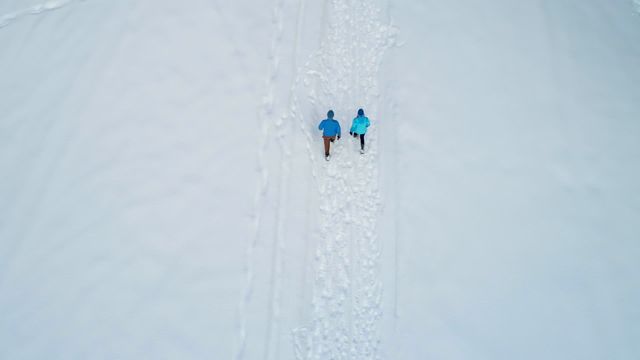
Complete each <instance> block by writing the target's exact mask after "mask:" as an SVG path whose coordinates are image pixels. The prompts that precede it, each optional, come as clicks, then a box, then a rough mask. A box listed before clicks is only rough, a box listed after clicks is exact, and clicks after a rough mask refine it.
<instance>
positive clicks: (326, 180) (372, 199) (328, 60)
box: [293, 0, 395, 360]
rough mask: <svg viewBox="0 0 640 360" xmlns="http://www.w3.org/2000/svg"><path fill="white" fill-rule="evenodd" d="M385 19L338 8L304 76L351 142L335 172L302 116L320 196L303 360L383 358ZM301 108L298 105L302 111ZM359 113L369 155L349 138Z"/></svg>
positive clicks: (336, 153)
mask: <svg viewBox="0 0 640 360" xmlns="http://www.w3.org/2000/svg"><path fill="white" fill-rule="evenodd" d="M379 12H380V11H379V10H378V9H377V8H376V7H375V6H374V5H373V4H372V3H371V2H369V1H364V0H358V1H353V0H352V1H349V0H335V1H332V2H330V3H329V5H328V10H327V19H325V21H324V23H326V24H327V26H326V34H324V38H323V40H322V43H321V45H320V49H319V50H318V51H317V52H316V53H315V54H313V55H312V56H311V58H310V60H309V62H308V63H307V64H306V66H305V67H304V69H302V70H301V71H302V72H301V78H302V81H301V82H302V85H303V87H304V89H300V92H301V93H303V94H302V96H306V100H307V101H308V102H309V104H310V107H311V108H313V109H315V112H317V111H318V109H329V108H332V109H334V110H335V112H336V118H337V119H338V120H339V121H340V122H341V125H342V127H343V138H342V140H339V141H337V142H336V144H335V145H333V149H332V159H331V161H330V162H328V163H327V162H325V160H324V159H323V158H322V157H321V156H318V154H320V153H321V152H322V150H321V149H322V145H321V143H320V141H319V139H318V133H317V129H316V125H317V122H318V121H319V120H320V119H308V120H305V119H302V118H301V117H299V118H300V119H301V128H302V131H303V133H304V134H305V137H306V139H307V145H308V146H307V149H308V150H309V158H310V161H311V162H312V164H313V165H312V171H313V175H314V178H315V179H316V181H317V186H318V193H319V196H320V209H319V219H320V220H319V222H320V223H319V228H320V236H319V241H318V245H317V246H318V247H317V249H316V264H315V267H316V268H315V281H314V284H313V300H312V302H313V303H312V309H311V312H312V314H311V317H310V318H311V323H310V324H308V326H305V327H301V328H297V329H294V330H293V336H294V346H295V354H296V357H297V359H299V360H301V359H379V358H380V354H379V345H380V339H379V329H378V322H379V319H380V317H381V315H382V304H381V302H382V282H381V280H380V274H379V266H380V264H379V260H380V253H381V244H380V241H379V239H378V237H377V234H376V225H377V218H378V215H379V211H380V208H381V197H380V192H379V185H378V171H379V166H378V146H377V144H378V142H377V138H378V133H377V130H378V127H377V126H376V121H378V120H379V119H377V117H376V114H378V113H379V106H380V105H379V104H380V103H381V101H380V93H379V89H378V84H377V76H378V69H379V66H380V63H381V61H382V57H383V55H384V52H385V50H386V49H387V48H388V47H390V46H391V45H392V44H393V42H394V34H395V32H394V29H393V28H391V27H390V26H388V25H386V24H383V23H382V22H381V21H380V20H379ZM299 102H300V101H298V98H297V97H296V98H295V101H294V107H295V108H296V109H297V108H298V107H300V103H299ZM358 107H363V108H364V109H365V112H366V113H367V114H368V116H369V118H370V119H371V122H372V126H371V127H370V129H369V132H368V133H367V135H366V142H367V145H366V150H367V152H366V154H365V155H361V154H360V153H359V152H358V150H359V147H360V144H359V140H357V139H353V138H350V137H349V135H348V131H349V127H350V125H351V119H352V118H353V117H354V116H355V113H356V110H357V109H358Z"/></svg>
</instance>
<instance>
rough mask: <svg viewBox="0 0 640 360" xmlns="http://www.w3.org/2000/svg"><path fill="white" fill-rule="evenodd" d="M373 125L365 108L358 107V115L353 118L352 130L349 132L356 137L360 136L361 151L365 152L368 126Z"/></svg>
mask: <svg viewBox="0 0 640 360" xmlns="http://www.w3.org/2000/svg"><path fill="white" fill-rule="evenodd" d="M369 125H371V122H369V118H368V117H366V116H364V110H362V109H358V116H356V117H355V118H354V119H353V122H352V123H351V130H349V134H350V135H351V136H353V137H354V138H357V137H358V136H360V153H361V154H364V134H366V133H367V128H368V127H369Z"/></svg>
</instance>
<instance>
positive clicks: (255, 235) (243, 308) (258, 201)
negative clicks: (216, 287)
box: [234, 0, 284, 360]
mask: <svg viewBox="0 0 640 360" xmlns="http://www.w3.org/2000/svg"><path fill="white" fill-rule="evenodd" d="M282 9H283V2H282V1H281V0H280V1H278V3H277V5H276V7H275V9H274V13H273V20H272V21H273V26H274V34H275V35H274V37H273V39H272V42H271V47H270V51H269V59H270V65H269V70H268V74H267V78H266V81H265V84H266V95H265V97H264V98H263V101H262V106H261V108H260V110H259V112H258V120H259V122H260V124H261V137H260V145H259V147H258V154H257V156H258V169H259V174H260V175H259V179H260V181H259V184H258V188H257V190H256V193H255V195H254V202H253V214H252V225H251V232H250V238H249V242H248V243H247V250H246V261H247V263H246V267H245V289H244V291H243V293H242V297H241V299H240V302H239V304H238V310H237V311H238V318H239V321H238V329H237V332H238V334H239V340H238V344H237V345H236V350H235V353H234V359H236V360H241V359H244V355H245V351H246V346H247V321H248V315H247V313H248V307H249V304H250V302H251V296H252V294H253V287H254V278H255V269H254V260H255V259H254V253H255V250H256V247H257V245H258V241H259V239H260V230H261V228H262V227H261V225H262V212H263V208H264V204H265V202H266V198H267V193H268V188H269V183H270V180H271V176H270V173H269V169H268V167H267V160H266V154H267V149H268V147H269V143H270V141H269V139H270V138H271V136H272V135H271V133H272V132H273V131H274V130H275V131H276V133H277V137H278V142H279V143H280V145H281V148H282V149H284V145H283V143H282V137H283V136H284V133H283V130H282V121H280V120H278V121H275V122H274V121H273V118H274V116H275V115H274V114H275V92H276V90H275V87H276V81H277V78H278V73H279V64H280V61H279V58H278V53H279V51H280V48H281V46H282V32H283V17H282ZM274 125H275V127H274ZM274 128H275V129H274ZM278 189H279V191H281V189H282V176H281V177H280V184H279V186H278ZM282 201H283V199H282V198H280V199H279V203H278V220H277V221H278V228H280V227H281V225H280V220H279V219H281V218H282V216H281V214H280V211H279V209H280V204H281V203H282ZM277 231H278V232H280V230H279V229H278V230H277ZM278 241H279V240H278V234H276V247H277V248H274V249H273V253H272V254H273V261H272V264H273V266H277V265H276V262H277V261H278V259H277V258H278V256H279V254H280V252H281V249H280V247H281V246H282V243H279V242H278ZM276 271H277V272H278V273H280V272H281V268H280V267H279V266H278V268H277V269H275V271H274V274H273V275H275V272H276ZM275 282H276V280H275V279H274V278H273V277H272V279H271V284H270V285H271V288H270V290H269V291H270V295H271V298H270V313H269V318H270V323H272V322H273V321H274V320H275V319H274V316H275V318H276V319H277V316H278V308H277V306H278V305H277V304H278V301H277V299H276V298H277V296H278V295H277V292H274V284H275ZM274 327H276V325H272V324H270V325H268V328H267V334H266V342H265V344H266V349H265V354H268V353H269V345H270V343H271V333H272V332H273V329H274Z"/></svg>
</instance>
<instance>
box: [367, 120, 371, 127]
mask: <svg viewBox="0 0 640 360" xmlns="http://www.w3.org/2000/svg"><path fill="white" fill-rule="evenodd" d="M369 125H371V122H369V118H367V127H369Z"/></svg>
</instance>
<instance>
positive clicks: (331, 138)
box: [322, 136, 336, 156]
mask: <svg viewBox="0 0 640 360" xmlns="http://www.w3.org/2000/svg"><path fill="white" fill-rule="evenodd" d="M322 139H323V140H324V156H329V148H330V147H331V143H332V142H333V141H334V140H335V139H336V137H335V136H323V137H322Z"/></svg>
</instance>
